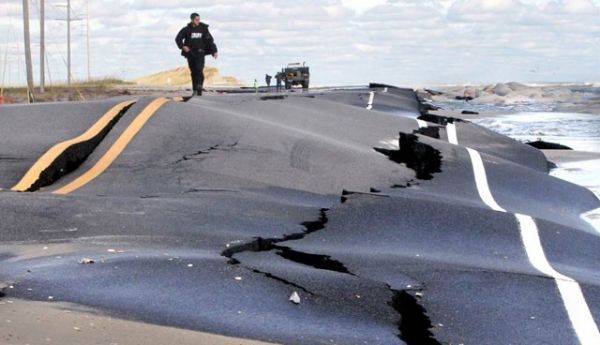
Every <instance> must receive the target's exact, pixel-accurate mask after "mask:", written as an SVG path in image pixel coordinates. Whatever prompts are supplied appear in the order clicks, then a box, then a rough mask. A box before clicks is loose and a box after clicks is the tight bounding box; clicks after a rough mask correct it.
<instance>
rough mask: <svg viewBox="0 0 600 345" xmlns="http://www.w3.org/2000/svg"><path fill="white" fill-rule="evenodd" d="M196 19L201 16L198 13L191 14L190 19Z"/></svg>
mask: <svg viewBox="0 0 600 345" xmlns="http://www.w3.org/2000/svg"><path fill="white" fill-rule="evenodd" d="M196 17H200V15H199V14H198V13H196V12H194V13H192V14H190V19H191V20H194V18H196Z"/></svg>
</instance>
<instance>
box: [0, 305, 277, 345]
mask: <svg viewBox="0 0 600 345" xmlns="http://www.w3.org/2000/svg"><path fill="white" fill-rule="evenodd" d="M0 343H2V344H5V345H25V344H31V345H34V344H61V345H68V344H86V345H96V344H98V345H110V344H113V345H117V344H118V345H138V344H139V345H164V344H173V345H187V344H189V345H192V344H193V345H198V344H211V345H240V344H244V345H245V344H248V345H258V344H268V343H264V342H260V341H252V340H246V339H239V338H231V337H225V336H220V335H215V334H209V333H202V332H195V331H188V330H182V329H177V328H173V327H165V326H157V325H151V324H146V323H142V322H135V321H126V320H121V319H115V318H111V317H109V316H105V315H102V314H97V313H93V311H91V310H90V311H86V310H83V309H81V308H80V307H78V306H75V305H72V304H67V303H45V302H31V301H23V300H11V299H6V298H4V299H1V300H0Z"/></svg>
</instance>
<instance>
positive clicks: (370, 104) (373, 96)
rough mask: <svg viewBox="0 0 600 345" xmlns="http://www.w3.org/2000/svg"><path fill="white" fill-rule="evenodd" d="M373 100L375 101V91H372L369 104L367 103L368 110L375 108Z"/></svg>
mask: <svg viewBox="0 0 600 345" xmlns="http://www.w3.org/2000/svg"><path fill="white" fill-rule="evenodd" d="M373 101H375V91H371V94H370V95H369V104H368V105H367V110H371V109H373Z"/></svg>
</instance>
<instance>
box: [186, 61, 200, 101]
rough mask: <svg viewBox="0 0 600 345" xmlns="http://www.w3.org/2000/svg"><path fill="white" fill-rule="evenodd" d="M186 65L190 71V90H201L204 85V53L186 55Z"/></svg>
mask: <svg viewBox="0 0 600 345" xmlns="http://www.w3.org/2000/svg"><path fill="white" fill-rule="evenodd" d="M187 60H188V66H189V67H190V72H191V73H192V90H194V91H198V93H201V92H202V86H203V85H204V54H202V55H201V56H192V55H190V56H188V58H187Z"/></svg>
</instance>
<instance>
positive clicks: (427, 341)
mask: <svg viewBox="0 0 600 345" xmlns="http://www.w3.org/2000/svg"><path fill="white" fill-rule="evenodd" d="M388 287H389V286H388ZM389 289H390V291H392V294H393V295H392V300H391V301H390V303H389V304H390V306H391V307H392V308H394V310H396V312H397V313H398V314H400V320H399V321H398V330H399V331H400V334H399V335H398V337H399V338H400V339H401V340H402V341H404V342H405V343H406V344H407V345H441V343H440V342H439V341H437V340H436V339H435V338H434V337H433V333H432V332H431V328H433V325H432V324H431V320H430V319H429V317H428V316H427V311H426V310H425V308H423V306H421V305H420V304H419V302H418V301H417V299H416V298H415V297H414V296H412V295H411V294H409V293H408V292H406V291H404V290H394V289H392V288H391V287H389Z"/></svg>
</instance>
